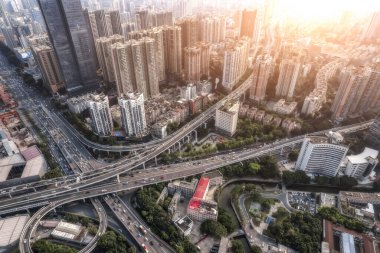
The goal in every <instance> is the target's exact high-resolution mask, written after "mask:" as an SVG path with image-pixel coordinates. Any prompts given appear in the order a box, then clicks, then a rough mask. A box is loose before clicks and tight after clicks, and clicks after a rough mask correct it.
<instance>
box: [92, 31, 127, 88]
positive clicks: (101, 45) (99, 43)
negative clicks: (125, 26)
mask: <svg viewBox="0 0 380 253" xmlns="http://www.w3.org/2000/svg"><path fill="white" fill-rule="evenodd" d="M124 40H125V39H124V36H122V35H118V34H116V35H112V36H109V37H100V38H99V39H97V40H96V52H97V55H98V61H99V65H100V68H101V70H102V73H103V79H104V81H105V82H107V83H112V82H115V81H116V79H115V71H114V68H113V65H112V51H111V45H113V44H115V43H117V42H124Z"/></svg>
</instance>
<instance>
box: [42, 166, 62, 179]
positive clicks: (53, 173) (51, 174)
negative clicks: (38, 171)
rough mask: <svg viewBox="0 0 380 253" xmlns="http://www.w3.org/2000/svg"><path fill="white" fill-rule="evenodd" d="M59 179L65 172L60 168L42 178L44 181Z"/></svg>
mask: <svg viewBox="0 0 380 253" xmlns="http://www.w3.org/2000/svg"><path fill="white" fill-rule="evenodd" d="M57 177H63V172H62V171H61V170H60V169H58V168H53V169H51V170H49V171H48V172H46V173H45V175H44V176H43V177H42V178H43V179H45V180H46V179H52V178H57Z"/></svg>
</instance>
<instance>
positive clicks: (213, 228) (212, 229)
mask: <svg viewBox="0 0 380 253" xmlns="http://www.w3.org/2000/svg"><path fill="white" fill-rule="evenodd" d="M200 230H201V232H202V233H203V234H208V235H211V236H213V237H216V238H220V237H222V236H226V235H227V229H226V228H225V227H224V226H223V225H222V224H220V223H218V222H216V221H213V220H205V221H204V222H203V223H202V224H201V227H200Z"/></svg>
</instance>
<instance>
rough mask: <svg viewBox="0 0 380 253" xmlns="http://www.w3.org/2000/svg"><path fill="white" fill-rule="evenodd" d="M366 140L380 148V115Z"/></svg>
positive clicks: (370, 128)
mask: <svg viewBox="0 0 380 253" xmlns="http://www.w3.org/2000/svg"><path fill="white" fill-rule="evenodd" d="M365 139H366V141H367V142H369V143H371V144H374V145H375V147H376V148H380V115H378V116H377V117H376V118H375V121H374V122H373V124H372V125H371V126H370V127H369V130H368V132H367V134H366V138H365Z"/></svg>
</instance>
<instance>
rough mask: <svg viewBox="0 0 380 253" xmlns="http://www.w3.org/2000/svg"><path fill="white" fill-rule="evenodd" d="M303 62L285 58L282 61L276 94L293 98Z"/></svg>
mask: <svg viewBox="0 0 380 253" xmlns="http://www.w3.org/2000/svg"><path fill="white" fill-rule="evenodd" d="M300 69H301V63H300V62H298V61H297V60H295V59H284V60H282V61H281V63H280V74H279V76H278V81H277V86H276V96H278V97H286V98H292V97H293V95H294V90H295V88H296V85H297V81H298V77H299V74H300Z"/></svg>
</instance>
